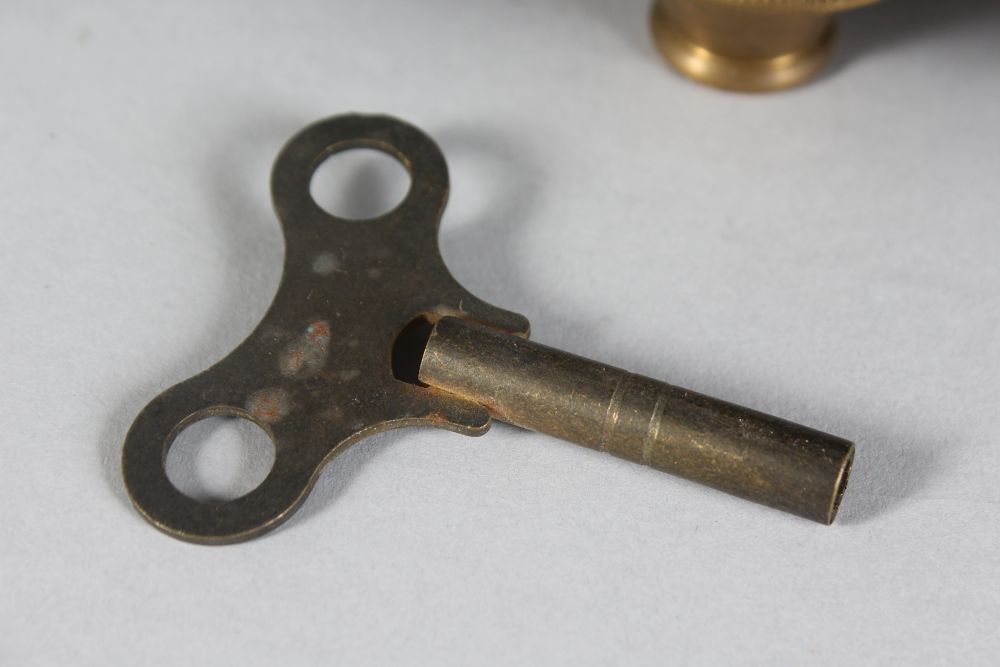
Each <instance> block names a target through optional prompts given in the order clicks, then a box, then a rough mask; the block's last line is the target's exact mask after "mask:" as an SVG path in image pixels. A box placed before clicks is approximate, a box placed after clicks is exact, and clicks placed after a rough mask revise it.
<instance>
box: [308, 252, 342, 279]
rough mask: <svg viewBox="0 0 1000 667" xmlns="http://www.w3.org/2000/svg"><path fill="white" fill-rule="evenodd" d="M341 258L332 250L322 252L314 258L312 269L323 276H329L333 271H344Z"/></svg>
mask: <svg viewBox="0 0 1000 667" xmlns="http://www.w3.org/2000/svg"><path fill="white" fill-rule="evenodd" d="M340 267H341V262H340V258H338V257H337V256H336V255H335V254H333V253H332V252H321V253H320V254H318V255H316V259H314V260H313V263H312V270H313V272H315V273H318V274H319V275H321V276H328V275H330V274H331V273H335V272H340V271H342V269H341V268H340Z"/></svg>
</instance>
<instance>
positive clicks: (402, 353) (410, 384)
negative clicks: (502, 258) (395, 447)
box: [122, 115, 854, 543]
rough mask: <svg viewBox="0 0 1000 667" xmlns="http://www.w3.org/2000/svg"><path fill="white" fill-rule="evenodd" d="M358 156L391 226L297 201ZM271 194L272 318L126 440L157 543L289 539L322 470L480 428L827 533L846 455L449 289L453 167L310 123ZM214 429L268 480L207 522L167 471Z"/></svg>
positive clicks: (434, 152)
mask: <svg viewBox="0 0 1000 667" xmlns="http://www.w3.org/2000/svg"><path fill="white" fill-rule="evenodd" d="M357 147H369V148H377V149H380V150H382V151H385V152H386V153H389V154H390V155H392V156H394V157H396V158H397V159H399V161H400V162H401V163H402V164H403V165H404V166H405V167H406V168H407V169H408V170H409V172H410V176H411V179H412V181H411V186H410V190H409V192H408V194H407V195H406V198H405V199H404V200H403V202H402V203H401V204H399V206H397V207H396V208H395V209H393V210H392V211H389V212H388V213H385V214H383V215H381V216H379V217H376V218H373V219H371V220H365V221H355V220H345V219H342V218H337V217H334V216H332V215H331V214H329V213H327V212H326V211H324V210H323V209H321V208H320V207H319V206H318V205H317V204H316V202H315V201H313V199H312V196H311V195H310V193H309V184H310V179H311V177H312V174H313V172H314V170H315V169H316V167H317V166H318V165H319V164H320V163H321V162H322V161H323V160H324V159H326V158H327V157H328V156H330V155H331V154H333V153H336V152H338V151H342V150H346V149H349V148H357ZM271 191H272V196H273V199H274V206H275V210H276V212H277V215H278V218H279V220H280V221H281V224H282V229H283V231H284V236H285V267H284V273H283V276H282V280H281V284H280V286H279V288H278V292H277V295H276V296H275V298H274V302H273V303H272V304H271V307H270V309H269V310H268V312H267V314H266V315H265V316H264V318H263V319H262V320H261V322H260V324H259V325H258V326H257V328H256V329H255V330H254V331H253V333H251V334H250V336H249V337H248V338H247V339H246V340H245V341H244V342H243V343H242V344H241V345H240V346H239V347H237V348H236V349H235V350H234V351H233V352H232V353H230V354H229V356H227V357H226V358H225V359H223V360H221V361H219V362H218V363H217V364H215V365H214V366H212V367H211V368H209V369H208V370H206V371H204V372H203V373H201V374H199V375H196V376H195V377H193V378H190V379H188V380H186V381H184V382H181V383H180V384H178V385H175V386H174V387H172V388H170V389H168V390H167V391H165V392H163V393H162V394H160V395H159V396H157V397H156V398H154V399H153V400H152V401H151V402H150V403H149V404H148V405H147V406H146V407H145V408H144V409H143V410H142V412H141V413H140V414H139V415H138V417H136V420H135V422H134V423H133V424H132V427H131V429H130V430H129V433H128V435H127V436H126V439H125V445H124V449H123V454H122V470H123V474H124V477H125V484H126V487H127V488H128V492H129V495H130V496H131V498H132V501H133V503H134V504H135V506H136V507H137V508H138V510H139V511H140V512H141V513H142V515H143V516H145V517H146V518H147V519H148V520H149V521H150V522H152V523H153V525H155V526H156V527H157V528H159V529H161V530H163V531H165V532H167V533H169V534H171V535H173V536H175V537H178V538H181V539H185V540H191V541H194V542H203V543H228V542H236V541H240V540H245V539H249V538H251V537H254V536H257V535H259V534H261V533H263V532H265V531H267V530H269V529H271V528H274V527H275V526H277V525H279V524H280V523H281V522H282V521H284V520H286V519H287V518H288V517H289V516H290V515H291V514H292V513H293V512H294V511H295V510H296V509H297V508H298V507H299V506H300V505H301V503H302V501H303V500H304V499H305V497H306V495H307V494H308V493H309V490H310V488H311V487H312V485H313V482H314V481H315V479H316V477H317V475H318V474H319V471H320V469H321V468H322V466H323V465H324V464H325V463H326V462H327V461H329V460H330V459H331V458H332V457H333V456H335V455H336V454H337V453H339V452H341V451H343V450H344V449H345V448H346V447H348V446H350V445H351V444H352V443H354V442H357V441H358V440H360V439H361V438H364V437H365V436H368V435H371V434H373V433H377V432H379V431H384V430H387V429H391V428H398V427H402V426H417V425H432V426H438V427H441V428H446V429H449V430H452V431H457V432H459V433H465V434H467V435H480V434H482V433H485V432H486V430H487V429H488V428H489V425H490V420H491V418H495V419H499V420H502V421H507V422H511V423H514V424H518V425H520V426H523V427H526V428H529V429H533V430H536V431H541V432H543V433H548V434H551V435H554V436H556V437H559V438H563V439H566V440H570V441H572V442H576V443H578V444H581V445H584V446H587V447H592V448H595V449H599V450H602V451H607V452H609V453H611V454H614V455H616V456H620V457H622V458H626V459H628V460H630V461H635V462H637V463H642V464H645V465H649V466H652V467H654V468H657V469H658V470H663V471H666V472H671V473H674V474H677V475H680V476H682V477H686V478H688V479H692V480H695V481H698V482H702V483H704V484H708V485H710V486H713V487H715V488H718V489H721V490H723V491H727V492H729V493H733V494H735V495H738V496H742V497H744V498H747V499H750V500H753V501H757V502H760V503H763V504H766V505H770V506H773V507H777V508H779V509H783V510H786V511H789V512H793V513H795V514H799V515H801V516H804V517H807V518H809V519H813V520H816V521H819V522H822V523H830V522H832V521H833V519H834V516H835V515H836V513H837V508H838V506H839V504H840V499H841V497H842V496H843V493H844V489H845V487H846V485H847V477H848V472H849V470H850V466H851V461H852V458H853V454H854V446H853V445H852V444H851V443H850V442H848V441H846V440H843V439H841V438H837V437H834V436H831V435H827V434H825V433H821V432H819V431H815V430H813V429H810V428H806V427H804V426H798V425H796V424H792V423H790V422H787V421H783V420H781V419H778V418H775V417H770V416H767V415H764V414H761V413H759V412H755V411H753V410H749V409H746V408H741V407H737V406H735V405H732V404H730V403H725V402H723V401H719V400H716V399H713V398H709V397H707V396H703V395H701V394H697V393H695V392H691V391H687V390H684V389H680V388H678V387H674V386H671V385H669V384H665V383H662V382H658V381H656V380H652V379H649V378H646V377H641V376H638V375H633V374H631V373H627V372H625V371H622V370H619V369H616V368H612V367H609V366H606V365H604V364H600V363H597V362H594V361H589V360H586V359H583V358H580V357H577V356H574V355H571V354H568V353H566V352H561V351H558V350H555V349H552V348H549V347H546V346H544V345H539V344H537V343H534V342H531V341H528V340H527V336H528V322H527V320H526V319H525V318H524V317H522V316H521V315H518V314H516V313H512V312H509V311H506V310H502V309H499V308H496V307H494V306H491V305H489V304H487V303H485V302H483V301H481V300H480V299H477V298H476V297H475V296H473V295H472V294H470V293H469V292H468V291H466V290H465V289H464V288H463V287H462V286H461V285H459V284H458V283H457V282H456V281H455V279H454V278H453V277H452V276H451V274H450V273H449V272H448V270H447V268H446V267H445V265H444V261H443V260H442V258H441V255H440V252H439V250H438V246H437V231H438V224H439V221H440V218H441V214H442V212H443V210H444V207H445V203H446V200H447V197H448V171H447V166H446V164H445V161H444V157H443V156H442V154H441V151H440V150H439V149H438V147H437V146H436V145H435V144H434V142H433V141H432V140H431V139H430V138H429V137H427V136H426V135H425V134H424V133H422V132H421V131H420V130H418V129H417V128H415V127H413V126H411V125H408V124H406V123H404V122H401V121H399V120H396V119H393V118H389V117H386V116H362V115H344V116H336V117H333V118H330V119H327V120H323V121H320V122H318V123H316V124H314V125H311V126H309V127H307V128H305V129H304V130H302V131H301V132H300V133H299V134H298V135H296V136H295V137H293V138H292V140H291V141H290V142H289V143H288V144H287V145H286V146H285V147H284V149H283V150H282V151H281V153H280V154H279V155H278V158H277V160H276V162H275V165H274V170H273V172H272V177H271ZM213 415H230V416H236V417H243V418H246V419H250V420H252V421H254V422H255V423H257V424H258V425H260V426H261V427H262V428H263V429H264V430H265V431H266V432H267V433H268V434H269V435H270V437H271V438H272V440H273V442H274V446H275V461H274V467H273V468H272V470H271V471H270V473H269V474H268V476H267V477H266V479H265V480H264V481H263V482H262V483H261V485H260V486H258V487H257V488H256V489H254V490H253V491H251V492H250V493H248V494H246V495H244V496H242V497H240V498H236V499H234V500H230V501H225V502H199V501H197V500H195V499H193V498H190V497H188V496H186V495H184V494H183V493H181V492H180V491H179V490H178V489H177V488H175V487H174V486H173V485H172V484H171V482H170V481H169V480H168V479H167V475H166V470H165V468H164V462H165V460H166V453H167V450H168V448H169V447H170V444H171V442H173V440H174V438H175V437H176V436H177V434H178V433H179V432H180V431H181V430H183V429H184V428H185V427H187V426H188V425H190V424H192V423H193V422H195V421H197V420H199V419H203V418H205V417H208V416H213Z"/></svg>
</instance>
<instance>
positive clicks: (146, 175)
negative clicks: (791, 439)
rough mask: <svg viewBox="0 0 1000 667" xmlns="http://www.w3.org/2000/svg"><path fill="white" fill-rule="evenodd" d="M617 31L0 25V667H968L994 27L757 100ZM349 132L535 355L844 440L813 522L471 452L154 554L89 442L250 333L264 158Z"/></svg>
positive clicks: (387, 10) (997, 607)
mask: <svg viewBox="0 0 1000 667" xmlns="http://www.w3.org/2000/svg"><path fill="white" fill-rule="evenodd" d="M647 9H648V7H647V3H646V2H645V0H630V1H628V2H617V3H613V2H610V1H605V2H599V1H597V0H594V1H590V2H583V1H582V0H577V1H569V0H563V1H558V0H547V1H545V2H524V1H522V2H500V1H499V0H493V1H488V2H467V1H465V2H460V1H458V0H428V1H425V2H405V1H404V0H396V1H390V0H379V1H374V0H366V1H365V2H345V1H334V0H322V1H316V2H253V3H250V2H239V3H237V2H229V3H226V2H196V1H188V2H146V3H138V2H124V1H122V2H63V3H54V2H40V1H38V0H30V1H29V0H24V1H21V2H6V3H4V7H3V8H2V9H0V149H2V150H0V225H2V236H0V363H2V366H0V378H2V385H0V410H2V415H3V416H2V421H0V452H2V453H0V457H2V458H0V530H2V534H0V662H2V663H3V664H5V665H48V664H82V665H88V664H94V665H104V664H127V665H136V664H164V665H182V664H232V665H286V664H289V665H291V664H320V663H322V664H343V665H360V664H435V665H437V664H443V665H468V664H567V665H612V664H635V665H659V664H665V663H701V664H710V663H714V664H728V663H734V662H736V663H745V664H761V665H766V664H774V663H775V662H778V663H784V664H803V663H806V664H857V663H868V664H875V663H879V664H913V663H924V664H945V663H951V664H974V663H978V664H988V663H990V662H993V661H995V660H996V655H997V651H1000V638H998V632H1000V631H998V623H1000V564H998V560H1000V490H998V488H1000V485H998V482H1000V333H998V330H1000V219H998V218H1000V181H998V177H1000V6H998V5H997V4H996V3H993V2H989V1H987V0H983V1H981V2H975V1H972V0H968V1H964V2H933V1H926V2H895V3H888V4H886V5H881V6H877V7H875V8H872V9H869V10H864V11H861V12H858V13H855V14H852V15H850V16H848V17H847V18H846V20H844V21H843V24H842V27H843V34H842V37H843V39H842V41H841V44H840V52H839V55H838V57H837V60H836V62H835V63H834V65H833V67H832V69H831V70H830V71H829V72H828V73H827V74H826V75H825V76H823V77H822V78H820V79H819V80H818V81H816V82H815V83H813V84H812V85H810V86H807V87H804V88H801V89H799V90H795V91H792V92H788V93H784V94H779V95H766V96H745V95H738V94H730V93H724V92H719V91H715V90H711V89H708V88H703V87H699V86H697V85H695V84H693V83H690V82H688V81H686V80H683V79H681V78H680V77H678V76H676V75H674V74H673V73H672V72H671V71H669V70H668V69H666V67H665V66H664V65H663V63H662V61H661V60H660V59H659V58H658V56H657V54H656V52H655V51H654V49H653V47H652V46H651V43H650V40H649V38H648V36H647V15H646V14H647ZM352 110H353V111H369V112H385V113H391V114H394V115H397V116H399V117H402V118H405V119H407V120H409V121H411V122H413V123H415V124H417V125H418V126H420V127H422V128H423V129H424V130H426V131H427V132H428V133H429V134H430V135H431V136H433V137H434V138H436V140H437V141H438V142H439V143H440V145H441V146H442V148H443V150H444V152H445V154H446V155H447V157H448V160H449V164H450V167H451V173H452V185H453V190H452V200H451V201H452V203H451V206H450V208H449V209H448V212H447V214H446V216H445V219H444V223H443V226H442V233H441V246H442V249H443V253H444V256H445V259H446V260H447V262H448V264H449V265H450V267H451V268H452V270H453V272H454V273H455V274H456V276H457V277H458V279H459V280H460V281H461V282H462V283H464V284H465V285H466V286H468V287H469V288H470V289H471V290H472V291H473V292H475V293H477V294H479V295H480V296H482V297H483V298H485V299H487V300H489V301H491V302H493V303H496V304H498V305H502V306H505V307H508V308H511V309H513V310H517V311H519V312H522V313H524V314H525V315H527V316H528V317H529V319H530V320H531V322H532V325H533V337H534V338H535V339H536V340H539V341H541V342H544V343H548V344H552V345H555V346H558V347H562V348H565V349H568V350H570V351H573V352H576V353H580V354H584V355H586V356H590V357H593V358H597V359H601V360H604V361H607V362H610V363H612V364H615V365H618V366H623V367H626V368H628V369H630V370H633V371H636V372H640V373H643V374H646V375H652V376H655V377H660V378H663V379H665V380H668V381H670V382H673V383H676V384H681V385H684V386H687V387H690V388H692V389H695V390H698V391H703V392H706V393H709V394H712V395H716V396H719V397H722V398H726V399H728V400H732V401H734V402H738V403H742V404H745V405H749V406H751V407H754V408H758V409H761V410H764V411H767V412H770V413H775V414H778V415H781V416H784V417H786V418H789V419H792V420H795V421H799V422H803V423H806V424H809V425H812V426H815V427H817V428H820V429H823V430H827V431H830V432H832V433H836V434H838V435H843V436H845V437H848V438H851V439H853V440H855V441H856V442H857V443H858V457H857V461H856V464H855V469H854V474H853V478H852V483H851V486H850V488H849V489H848V493H847V497H846V499H845V501H844V505H843V509H842V512H841V516H840V519H839V520H838V522H837V523H836V524H835V525H834V526H832V527H824V526H820V525H817V524H812V523H809V522H807V521H804V520H800V519H797V518H795V517H792V516H789V515H785V514H782V513H780V512H777V511H774V510H770V509H767V508H763V507H759V506H755V505H752V504H748V503H745V502H742V501H739V500H736V499H733V498H730V497H728V496H725V495H722V494H719V493H717V492H714V491H711V490H708V489H705V488H702V487H699V486H696V485H693V484H690V483H687V482H684V481H680V480H677V479H675V478H672V477H669V476H666V475H663V474H661V473H658V472H655V471H652V470H649V469H645V468H641V467H639V466H636V465H633V464H629V463H625V462H622V461H618V460H615V459H612V458H611V457H608V456H605V455H602V454H599V453H596V452H592V451H589V450H586V449H583V448H579V447H575V446H573V445H570V444H566V443H562V442H558V441H555V440H553V439H551V438H547V437H544V436H541V435H537V434H532V433H528V432H524V431H520V430H517V429H514V428H511V427H507V426H504V425H498V426H496V427H494V429H493V431H492V432H491V433H490V434H488V435H487V436H486V437H485V438H482V439H467V438H463V437H461V436H458V435H454V434H449V433H444V432H439V431H431V430H408V431H400V432H396V433H392V434H388V435H385V436H382V437H378V438H376V439H373V440H371V441H368V442H365V443H363V444H361V445H358V446H356V447H355V448H353V449H352V450H350V451H348V452H347V453H345V454H344V455H342V456H341V457H340V458H338V459H336V460H335V461H334V462H333V463H332V464H331V465H330V466H329V467H328V469H327V470H326V471H325V472H324V474H323V476H322V478H321V480H320V482H319V484H318V486H317V488H316V490H315V491H314V493H313V495H312V496H311V498H310V499H309V501H308V502H307V504H306V506H305V507H304V508H303V509H302V510H301V511H300V512H299V514H298V515H297V516H295V518H293V519H292V520H291V521H290V522H289V523H287V524H286V525H285V526H284V527H282V528H281V529H279V530H278V531H276V532H274V533H271V534H269V535H268V536H266V537H263V538H261V539H257V540H254V541H251V542H249V543H245V544H240V545H236V546H228V547H220V548H209V547H203V546H194V545H190V544H185V543H181V542H179V541H176V540H174V539H171V538H169V537H167V536H165V535H163V534H161V533H159V532H157V531H156V530H154V529H153V528H151V527H150V526H149V525H148V524H147V523H146V522H145V521H143V519H142V518H141V517H140V516H139V515H138V514H137V513H136V512H135V511H134V510H133V509H132V508H131V506H130V504H129V501H128V499H127V496H126V495H125V492H124V488H123V486H122V482H121V477H120V473H119V467H118V466H119V463H118V462H119V456H120V448H121V443H122V440H123V438H124V435H125V432H126V430H127V429H128V426H129V424H130V423H131V420H132V419H133V418H134V416H135V415H136V413H137V412H138V411H139V409H140V408H141V407H142V406H143V405H144V404H145V403H146V402H147V401H148V400H150V399H151V398H152V397H153V396H155V395H156V394H157V393H159V392H160V391H162V390H163V389H165V388H167V387H168V386H170V385H172V384H174V383H176V382H179V381H181V380H183V379H185V378H187V377H189V376H191V375H193V374H194V373H196V372H198V371H199V370H201V369H203V368H205V367H207V366H208V365H210V364H211V363H212V362H214V361H215V360H218V359H220V358H222V357H223V356H224V355H225V354H226V353H227V352H228V351H229V350H230V349H232V348H233V347H234V346H235V345H236V344H237V343H239V342H240V341H241V340H242V338H243V337H244V336H245V335H246V334H247V333H249V332H250V330H251V329H252V327H253V326H254V325H255V324H256V323H257V321H258V320H259V319H260V317H261V315H262V314H263V313H264V310H265V309H266V307H267V305H268V303H269V301H270V299H271V297H272V295H273V293H274V290H275V288H276V286H277V282H278V279H279V276H280V271H281V258H282V252H283V249H282V241H281V236H280V232H279V228H278V225H277V222H276V220H275V218H274V216H273V215H272V213H271V211H270V202H269V193H268V174H269V169H270V162H271V160H272V159H273V157H274V156H275V154H276V153H277V151H278V150H279V149H280V147H281V145H282V144H283V142H284V141H285V140H286V139H287V138H289V137H290V136H291V135H292V134H294V133H295V132H296V131H298V130H299V129H300V128H301V127H302V126H304V125H306V124H308V123H309V122H312V121H314V120H316V119H318V118H321V117H324V116H328V115H332V114H335V113H340V112H344V111H352ZM368 173H369V174H374V176H375V180H376V182H375V184H374V185H369V186H365V187H367V188H369V189H372V188H374V189H376V190H377V188H378V187H379V183H378V181H379V178H381V174H382V172H380V171H375V172H371V171H369V172H368ZM382 180H383V181H385V178H382ZM387 185H391V183H387ZM358 187H359V188H360V186H358ZM358 193H359V194H358V195H357V196H359V197H360V196H364V197H369V196H371V192H370V191H368V192H366V191H364V189H363V188H361V189H358ZM355 203H357V202H355ZM362 203H363V202H362ZM230 435H232V434H230ZM219 437H222V436H219ZM220 447H222V450H220V451H222V452H223V454H222V455H219V456H216V457H215V458H214V459H213V458H212V457H211V456H209V455H208V454H203V455H197V456H196V455H195V454H194V453H190V454H189V455H185V456H188V459H190V460H187V462H186V463H184V460H185V459H184V458H183V457H182V464H183V465H186V466H187V470H188V472H187V473H183V471H182V472H181V473H177V474H179V475H181V477H183V475H184V474H187V475H188V477H189V478H188V482H190V483H194V484H196V485H197V484H198V483H202V484H217V485H218V484H221V485H223V486H225V485H226V484H230V483H232V484H236V483H238V482H239V481H240V478H239V477H235V478H233V477H229V478H224V477H223V478H220V477H219V476H218V475H217V474H216V472H214V471H213V469H212V461H216V462H218V461H219V460H221V461H223V462H224V461H225V460H226V459H227V456H228V458H233V455H232V449H231V448H230V450H226V449H225V447H224V445H220ZM190 449H191V452H195V451H196V450H197V447H196V446H194V445H192V446H191V448H190ZM206 451H209V452H211V451H214V450H212V449H211V448H207V449H206ZM225 451H229V452H230V454H228V455H226V454H225ZM241 451H242V450H241ZM251 452H256V450H251ZM199 456H200V457H201V458H199ZM220 456H221V458H220ZM206 457H207V458H206ZM236 458H239V457H236ZM243 458H249V459H251V461H250V462H251V463H254V461H256V463H257V465H258V466H259V464H260V461H259V460H258V459H260V455H259V452H258V453H257V454H255V455H254V456H249V457H247V456H243ZM206 462H207V463H206ZM178 465H181V464H178ZM220 479H221V481H220ZM227 479H228V480H229V481H228V482H227V481H226V480H227ZM192 480H193V481H192ZM213 480H214V481H213ZM994 664H995V663H994Z"/></svg>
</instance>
